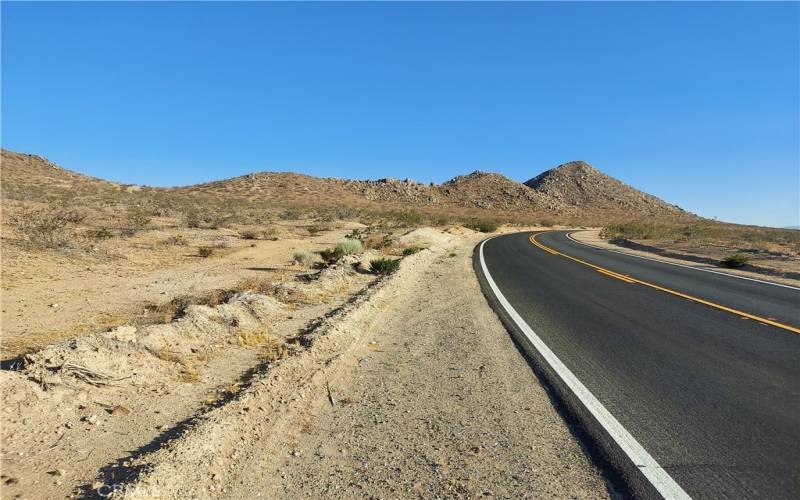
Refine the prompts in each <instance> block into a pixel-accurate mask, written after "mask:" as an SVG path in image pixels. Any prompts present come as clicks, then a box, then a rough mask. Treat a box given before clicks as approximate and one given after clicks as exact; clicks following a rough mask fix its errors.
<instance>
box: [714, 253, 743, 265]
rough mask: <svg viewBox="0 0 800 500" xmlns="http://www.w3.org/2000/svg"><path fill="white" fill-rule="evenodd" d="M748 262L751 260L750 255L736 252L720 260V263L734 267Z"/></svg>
mask: <svg viewBox="0 0 800 500" xmlns="http://www.w3.org/2000/svg"><path fill="white" fill-rule="evenodd" d="M748 262H750V256H749V255H745V254H743V253H735V254H731V255H728V256H727V257H725V258H724V259H722V260H721V261H720V265H723V266H725V267H731V268H733V267H742V266H744V265H745V264H747V263H748Z"/></svg>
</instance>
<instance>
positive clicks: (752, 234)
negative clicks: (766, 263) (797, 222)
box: [600, 219, 800, 254]
mask: <svg viewBox="0 0 800 500" xmlns="http://www.w3.org/2000/svg"><path fill="white" fill-rule="evenodd" d="M600 236H601V237H603V238H606V239H610V240H613V239H629V240H653V241H659V242H663V243H692V244H696V245H698V246H699V245H713V246H717V247H725V248H731V249H736V248H743V245H748V246H749V247H753V248H756V249H761V250H765V251H768V252H773V253H775V252H779V253H781V252H782V253H794V254H798V253H800V231H793V230H790V229H776V228H769V227H759V226H743V225H737V224H725V223H721V222H715V221H710V220H706V219H699V220H697V221H694V222H690V223H679V222H675V223H670V222H649V221H630V222H623V223H617V224H609V225H606V226H605V227H604V228H603V229H602V231H601V232H600ZM744 248H746V247H744Z"/></svg>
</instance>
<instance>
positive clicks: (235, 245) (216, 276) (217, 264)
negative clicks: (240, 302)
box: [0, 224, 361, 358]
mask: <svg viewBox="0 0 800 500" xmlns="http://www.w3.org/2000/svg"><path fill="white" fill-rule="evenodd" d="M360 226H361V225H359V224H350V225H347V224H345V225H343V226H342V227H341V228H340V229H338V230H336V231H331V232H326V233H323V234H320V235H318V236H315V237H308V236H300V235H297V234H296V232H293V231H292V232H290V231H289V228H288V227H287V228H286V229H285V230H284V231H283V233H282V234H281V236H282V237H281V239H279V240H277V241H269V240H242V239H241V238H239V237H238V235H237V234H236V233H235V232H234V231H229V230H216V231H211V230H195V231H192V230H186V229H183V230H155V231H149V232H147V233H145V234H143V235H142V236H140V237H137V238H136V239H135V240H133V242H131V243H127V242H125V243H126V244H125V245H123V242H119V241H114V242H108V244H107V245H109V246H111V245H114V246H113V247H112V249H111V250H110V252H111V253H112V256H111V257H108V256H105V258H102V257H101V256H94V255H91V254H90V255H78V256H71V255H65V254H60V253H58V252H28V251H24V250H21V249H18V248H15V247H14V246H11V245H8V246H6V247H5V248H4V254H3V280H2V281H3V285H2V287H3V289H2V316H1V317H0V324H2V333H3V335H2V346H1V347H2V356H3V358H9V357H11V356H15V355H17V354H19V353H20V352H26V351H28V350H30V349H31V348H36V347H43V346H44V345H47V344H48V343H50V342H53V341H55V340H59V339H63V338H68V337H70V336H73V335H78V334H82V333H87V332H92V331H98V330H102V329H105V328H109V327H113V326H117V325H120V324H124V323H126V322H129V321H131V320H133V319H135V318H136V317H137V315H141V314H142V312H143V308H144V307H145V305H148V304H163V303H165V302H168V301H169V300H171V299H173V298H175V297H178V296H181V295H193V294H200V293H203V292H205V291H208V290H212V289H215V288H225V287H229V286H232V285H233V284H235V283H237V282H239V281H241V280H243V279H247V278H251V277H259V278H264V277H269V278H271V279H287V278H290V277H291V276H293V275H296V274H298V273H300V272H302V270H301V269H298V268H296V267H293V266H292V265H291V259H292V254H293V253H294V252H295V251H296V250H320V249H323V248H326V247H330V246H332V245H333V244H334V243H335V242H336V241H337V240H338V239H340V238H341V237H342V236H344V235H345V234H346V233H347V232H349V230H350V229H351V227H360ZM175 235H180V236H181V237H185V238H187V239H188V240H190V241H192V243H193V244H192V245H187V246H173V247H169V246H165V245H163V244H159V242H160V241H163V240H165V239H166V238H168V237H170V236H175ZM214 243H222V244H224V245H225V246H226V248H223V249H216V250H215V255H214V256H212V257H210V258H207V259H203V258H199V257H197V255H196V251H197V245H198V244H209V245H211V244H214ZM130 247H133V248H130ZM115 254H117V255H115Z"/></svg>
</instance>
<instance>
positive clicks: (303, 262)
mask: <svg viewBox="0 0 800 500" xmlns="http://www.w3.org/2000/svg"><path fill="white" fill-rule="evenodd" d="M292 262H294V263H295V264H298V265H300V266H303V267H308V266H310V265H311V263H312V262H314V254H312V253H311V252H307V251H305V250H300V251H298V252H295V253H294V255H292Z"/></svg>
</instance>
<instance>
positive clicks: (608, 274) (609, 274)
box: [597, 269, 635, 283]
mask: <svg viewBox="0 0 800 500" xmlns="http://www.w3.org/2000/svg"><path fill="white" fill-rule="evenodd" d="M597 272H598V273H602V274H605V275H606V276H611V277H612V278H616V279H618V280H621V281H624V282H626V283H635V281H633V280H632V279H630V278H627V277H625V276H623V275H621V274H616V273H610V272H608V271H603V270H601V269H597Z"/></svg>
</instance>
